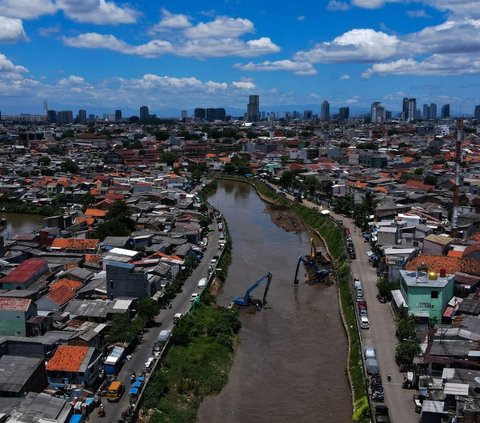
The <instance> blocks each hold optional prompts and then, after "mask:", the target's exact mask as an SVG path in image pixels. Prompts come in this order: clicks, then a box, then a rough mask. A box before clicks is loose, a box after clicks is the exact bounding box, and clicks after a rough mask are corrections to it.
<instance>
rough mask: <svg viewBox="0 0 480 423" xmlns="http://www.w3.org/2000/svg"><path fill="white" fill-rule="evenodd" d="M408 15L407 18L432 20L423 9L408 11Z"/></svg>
mask: <svg viewBox="0 0 480 423" xmlns="http://www.w3.org/2000/svg"><path fill="white" fill-rule="evenodd" d="M405 13H406V14H407V16H409V17H410V18H413V19H415V18H431V16H430V15H429V14H428V13H427V12H425V10H423V9H418V10H407V11H406V12H405Z"/></svg>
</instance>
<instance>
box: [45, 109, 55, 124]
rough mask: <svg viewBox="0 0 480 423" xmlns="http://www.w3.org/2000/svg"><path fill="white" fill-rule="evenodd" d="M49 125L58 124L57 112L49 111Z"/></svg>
mask: <svg viewBox="0 0 480 423" xmlns="http://www.w3.org/2000/svg"><path fill="white" fill-rule="evenodd" d="M47 120H48V123H57V112H56V111H55V110H48V111H47Z"/></svg>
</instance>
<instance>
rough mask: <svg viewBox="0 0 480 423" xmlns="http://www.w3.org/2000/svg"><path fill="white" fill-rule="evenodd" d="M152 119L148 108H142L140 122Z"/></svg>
mask: <svg viewBox="0 0 480 423" xmlns="http://www.w3.org/2000/svg"><path fill="white" fill-rule="evenodd" d="M149 117H150V111H149V110H148V106H142V107H140V120H147V119H148V118H149Z"/></svg>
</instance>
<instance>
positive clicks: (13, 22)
mask: <svg viewBox="0 0 480 423" xmlns="http://www.w3.org/2000/svg"><path fill="white" fill-rule="evenodd" d="M23 40H27V34H25V31H24V30H23V24H22V21H21V20H20V19H14V18H7V17H5V16H0V42H1V43H6V42H14V41H23Z"/></svg>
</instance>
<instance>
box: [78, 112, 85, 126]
mask: <svg viewBox="0 0 480 423" xmlns="http://www.w3.org/2000/svg"><path fill="white" fill-rule="evenodd" d="M78 123H79V124H80V125H86V124H87V111H86V110H79V111H78Z"/></svg>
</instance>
